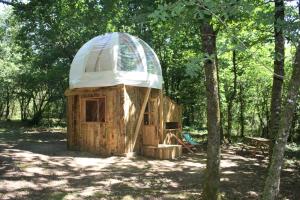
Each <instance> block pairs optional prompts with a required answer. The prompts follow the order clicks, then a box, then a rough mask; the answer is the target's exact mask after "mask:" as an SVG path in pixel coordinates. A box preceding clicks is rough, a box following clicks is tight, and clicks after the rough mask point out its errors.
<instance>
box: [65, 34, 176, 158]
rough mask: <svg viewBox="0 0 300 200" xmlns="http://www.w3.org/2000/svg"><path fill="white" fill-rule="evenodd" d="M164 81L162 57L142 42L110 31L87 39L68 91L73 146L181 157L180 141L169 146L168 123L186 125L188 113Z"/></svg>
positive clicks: (74, 65) (110, 152)
mask: <svg viewBox="0 0 300 200" xmlns="http://www.w3.org/2000/svg"><path fill="white" fill-rule="evenodd" d="M124 38H125V39H124ZM116 40H117V42H116ZM122 41H123V43H122ZM137 44H139V45H137ZM116 48H117V50H115V49H116ZM122 48H124V49H125V50H124V51H132V52H130V53H128V52H122V51H121V50H120V49H122ZM141 49H143V51H141ZM140 53H142V55H140ZM115 54H118V55H115ZM130 55H131V56H132V58H131V59H129V60H128V57H129V56H130ZM122 56H123V57H124V58H123V57H122ZM116 57H117V58H118V59H119V60H118V59H117V60H114V59H113V58H116ZM143 59H144V60H143ZM114 62H115V63H114ZM118 63H119V65H120V63H121V64H122V66H119V65H118ZM147 67H148V69H147ZM150 67H151V71H149V68H150ZM155 67H156V68H155ZM109 69H111V70H109ZM127 69H130V71H129V70H127ZM132 69H134V70H132ZM141 69H143V70H144V72H141V71H138V70H141ZM116 71H117V72H116ZM145 72H146V74H145ZM150 72H151V73H150ZM154 72H155V73H156V74H155V73H154ZM147 73H148V74H147ZM124 74H125V75H126V76H124ZM161 83H162V77H161V69H160V65H159V61H158V59H157V57H156V55H155V53H154V51H153V50H152V49H151V48H150V47H149V46H148V45H146V43H145V42H143V41H142V40H140V39H138V38H136V37H134V36H131V35H129V34H124V33H110V34H106V35H102V36H98V37H96V38H93V39H92V40H90V41H89V42H87V43H86V44H85V45H83V47H82V48H81V49H80V50H79V51H78V53H77V54H76V56H75V58H74V60H73V63H72V65H71V71H70V88H69V89H67V90H66V92H65V95H66V96H67V113H68V115H67V121H68V134H67V145H68V148H69V149H71V150H79V151H87V152H91V153H94V154H98V155H101V156H111V155H130V154H132V153H138V154H141V155H145V156H148V157H154V158H159V159H173V158H176V157H178V156H180V155H181V152H182V149H181V146H180V145H165V144H163V141H164V138H165V134H166V132H165V127H166V125H168V123H170V122H171V123H173V125H174V124H175V126H176V127H175V128H177V129H178V130H179V129H180V128H181V115H182V114H181V113H182V112H181V107H180V106H179V105H177V104H176V103H175V102H174V101H172V100H171V99H170V98H169V97H164V96H163V92H162V89H161V88H162V87H161Z"/></svg>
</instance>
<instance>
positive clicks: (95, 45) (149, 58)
mask: <svg viewBox="0 0 300 200" xmlns="http://www.w3.org/2000/svg"><path fill="white" fill-rule="evenodd" d="M69 78H70V79H69V84H70V88H71V89H72V88H84V87H106V86H114V85H119V84H124V85H131V86H139V87H149V88H156V89H162V83H163V77H162V72H161V65H160V63H159V59H158V57H157V55H156V54H155V52H154V51H153V49H152V48H151V47H150V46H149V45H148V44H147V43H146V42H144V41H143V40H141V39H139V38H137V37H135V36H132V35H129V34H127V33H119V32H114V33H107V34H105V35H100V36H97V37H94V38H93V39H91V40H89V41H88V42H86V43H85V44H84V45H83V46H82V47H81V48H80V49H79V51H78V52H77V54H76V55H75V57H74V59H73V62H72V64H71V69H70V77H69Z"/></svg>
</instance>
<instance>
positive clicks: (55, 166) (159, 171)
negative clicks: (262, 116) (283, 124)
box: [0, 128, 300, 200]
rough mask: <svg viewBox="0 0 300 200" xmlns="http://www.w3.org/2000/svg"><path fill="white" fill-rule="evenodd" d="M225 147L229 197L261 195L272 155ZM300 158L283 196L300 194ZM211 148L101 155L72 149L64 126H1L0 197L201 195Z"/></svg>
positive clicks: (285, 179)
mask: <svg viewBox="0 0 300 200" xmlns="http://www.w3.org/2000/svg"><path fill="white" fill-rule="evenodd" d="M240 149H241V148H240V147H238V146H236V147H227V148H223V149H222V160H221V173H222V175H221V192H222V196H223V198H224V199H230V200H231V199H258V198H259V195H260V193H261V192H262V189H263V184H264V178H265V174H266V165H267V162H266V159H264V156H262V155H253V154H251V153H248V152H247V151H241V150H240ZM299 169H300V167H299V160H298V161H296V160H294V161H289V162H286V163H285V167H284V169H283V171H282V176H281V177H282V179H281V195H280V199H295V200H297V199H300V173H299V172H300V170H299ZM204 172H205V152H204V151H201V150H200V151H199V152H198V153H195V154H184V156H183V157H182V158H180V159H178V160H174V161H168V160H153V159H147V158H144V157H135V158H125V157H115V156H114V157H108V158H99V157H97V156H95V155H91V154H88V153H84V152H75V151H68V150H67V148H66V139H65V134H64V132H63V131H61V130H60V131H59V130H51V131H49V130H39V131H34V130H25V129H22V128H17V129H14V130H10V129H0V199H3V200H5V199H37V200H41V199H43V200H44V199H53V200H57V199H124V200H125V199H201V192H202V188H203V185H202V184H203V180H204Z"/></svg>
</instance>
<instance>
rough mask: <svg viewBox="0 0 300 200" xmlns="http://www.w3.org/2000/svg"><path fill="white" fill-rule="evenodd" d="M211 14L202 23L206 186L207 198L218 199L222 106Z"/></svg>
mask: <svg viewBox="0 0 300 200" xmlns="http://www.w3.org/2000/svg"><path fill="white" fill-rule="evenodd" d="M211 23H212V22H211V16H210V17H207V18H206V19H203V22H202V23H201V28H200V31H201V41H202V48H203V53H204V55H205V60H204V68H205V77H206V99H207V100H206V101H207V130H208V144H207V163H206V181H205V187H204V197H205V199H212V200H214V199H218V195H219V184H220V107H219V93H218V77H217V50H216V37H217V34H216V31H215V30H214V28H213V25H212V24H211Z"/></svg>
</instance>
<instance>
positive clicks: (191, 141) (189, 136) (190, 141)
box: [182, 132, 199, 145]
mask: <svg viewBox="0 0 300 200" xmlns="http://www.w3.org/2000/svg"><path fill="white" fill-rule="evenodd" d="M182 135H183V138H184V139H185V141H187V142H188V143H190V144H191V145H199V143H198V142H195V141H194V140H193V138H192V136H191V134H190V133H188V132H184V133H183V134H182Z"/></svg>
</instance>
